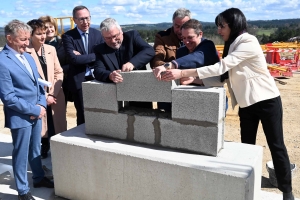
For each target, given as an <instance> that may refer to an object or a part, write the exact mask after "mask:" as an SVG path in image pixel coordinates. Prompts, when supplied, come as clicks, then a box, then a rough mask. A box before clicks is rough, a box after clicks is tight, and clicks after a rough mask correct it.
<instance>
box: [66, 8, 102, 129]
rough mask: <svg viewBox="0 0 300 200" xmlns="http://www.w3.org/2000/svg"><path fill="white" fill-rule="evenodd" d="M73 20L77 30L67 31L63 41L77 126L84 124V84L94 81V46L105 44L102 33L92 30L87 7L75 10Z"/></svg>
mask: <svg viewBox="0 0 300 200" xmlns="http://www.w3.org/2000/svg"><path fill="white" fill-rule="evenodd" d="M73 20H74V22H75V24H76V25H77V26H76V28H74V29H72V30H69V31H67V32H66V33H65V34H63V36H62V41H63V44H64V48H65V51H66V55H67V57H68V59H69V63H70V64H69V72H68V80H67V81H68V88H69V89H70V91H71V93H72V96H73V100H74V105H75V108H76V112H77V113H76V115H77V125H80V124H83V123H84V122H85V120H84V108H83V96H82V82H84V81H89V80H93V79H94V77H93V76H92V71H93V66H94V63H95V60H96V55H95V53H94V50H93V49H94V46H95V45H97V44H100V43H102V42H103V39H102V36H101V34H100V32H99V31H98V30H96V29H94V28H90V25H91V15H90V11H89V10H88V9H87V7H85V6H76V7H75V8H74V9H73Z"/></svg>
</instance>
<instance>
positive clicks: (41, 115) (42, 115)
mask: <svg viewBox="0 0 300 200" xmlns="http://www.w3.org/2000/svg"><path fill="white" fill-rule="evenodd" d="M38 106H40V107H41V111H40V115H39V119H40V118H42V117H44V116H45V114H46V109H45V108H44V107H43V106H41V105H38Z"/></svg>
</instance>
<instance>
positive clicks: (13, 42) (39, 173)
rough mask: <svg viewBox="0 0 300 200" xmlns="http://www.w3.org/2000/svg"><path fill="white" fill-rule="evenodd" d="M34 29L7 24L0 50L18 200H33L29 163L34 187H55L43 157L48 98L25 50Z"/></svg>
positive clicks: (0, 85)
mask: <svg viewBox="0 0 300 200" xmlns="http://www.w3.org/2000/svg"><path fill="white" fill-rule="evenodd" d="M30 35H31V28H30V26H28V25H27V24H25V23H23V22H20V21H18V20H13V21H11V22H9V23H8V24H7V25H6V26H5V37H6V42H7V43H6V45H5V47H4V49H3V50H2V51H1V52H0V98H1V100H2V102H3V104H4V114H5V127H7V128H10V130H11V135H12V140H13V152H12V165H13V170H14V176H15V182H16V187H17V191H18V194H19V196H18V198H19V200H23V199H24V200H25V199H26V200H28V199H29V200H32V199H34V198H33V197H32V196H31V194H30V192H29V190H30V188H29V185H28V180H27V164H28V163H29V164H30V167H31V170H32V179H33V186H34V187H49V188H53V187H54V184H53V182H52V181H50V180H49V179H47V178H46V177H44V171H43V169H42V163H41V158H40V153H41V152H40V151H41V149H40V147H41V120H40V118H41V117H42V116H44V115H45V113H46V112H45V107H46V99H45V93H44V90H43V88H42V87H41V86H40V85H39V84H38V77H39V74H38V72H37V67H36V65H35V62H34V60H33V58H32V57H31V56H30V55H29V54H27V53H26V52H25V48H26V47H27V46H28V44H29V38H30Z"/></svg>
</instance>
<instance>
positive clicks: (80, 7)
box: [73, 5, 90, 18]
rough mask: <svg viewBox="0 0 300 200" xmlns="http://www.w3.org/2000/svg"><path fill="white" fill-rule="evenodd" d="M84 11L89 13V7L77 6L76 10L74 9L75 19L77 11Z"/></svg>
mask: <svg viewBox="0 0 300 200" xmlns="http://www.w3.org/2000/svg"><path fill="white" fill-rule="evenodd" d="M83 9H87V11H89V9H88V8H87V7H85V6H82V5H81V6H76V7H75V8H73V18H76V17H75V15H76V13H77V11H79V10H83ZM89 12H90V11H89Z"/></svg>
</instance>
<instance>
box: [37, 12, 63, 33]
mask: <svg viewBox="0 0 300 200" xmlns="http://www.w3.org/2000/svg"><path fill="white" fill-rule="evenodd" d="M39 19H40V20H42V21H43V22H44V23H45V24H46V23H51V24H53V25H54V28H55V31H57V29H58V25H57V22H56V20H55V19H54V18H53V17H51V16H49V15H46V16H41V17H40V18H39Z"/></svg>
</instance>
